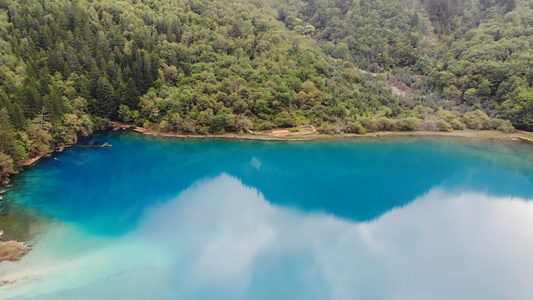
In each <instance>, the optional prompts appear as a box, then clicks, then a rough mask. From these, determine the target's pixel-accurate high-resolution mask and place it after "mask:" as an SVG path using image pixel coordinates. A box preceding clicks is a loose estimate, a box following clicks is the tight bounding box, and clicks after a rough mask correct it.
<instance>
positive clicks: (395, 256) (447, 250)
mask: <svg viewBox="0 0 533 300" xmlns="http://www.w3.org/2000/svg"><path fill="white" fill-rule="evenodd" d="M104 142H109V143H110V144H113V147H111V148H87V147H83V145H84V144H87V145H89V144H93V145H98V144H103V143H104ZM532 153H533V147H531V146H528V145H524V144H520V143H505V142H501V141H500V142H491V141H475V142H474V141H466V140H456V139H428V138H425V139H417V138H407V139H405V138H404V139H364V140H357V141H353V140H351V141H327V142H264V141H229V140H177V139H158V138H151V137H145V136H141V135H138V134H135V133H129V132H104V133H98V134H95V135H94V136H92V137H91V138H89V139H87V140H83V141H81V143H80V145H78V146H75V147H73V148H69V149H66V150H65V151H64V152H62V153H59V154H55V155H54V156H53V157H51V158H48V159H45V160H43V161H41V162H39V163H38V164H37V165H35V166H33V167H31V168H30V169H29V170H27V171H25V172H24V173H22V174H20V175H19V176H17V177H16V178H15V185H14V186H13V187H12V188H10V190H9V191H8V192H9V193H8V195H7V196H6V198H7V203H8V204H9V205H11V206H16V207H18V208H19V209H20V208H24V209H27V210H32V211H38V212H40V213H42V214H43V215H45V216H47V217H48V218H50V219H51V221H50V225H49V228H47V229H46V230H45V232H44V233H42V234H40V235H39V236H38V237H37V238H36V239H35V241H34V242H35V245H36V247H35V249H34V250H33V251H32V252H31V253H30V254H29V255H28V256H26V257H25V258H24V259H23V260H22V261H21V262H16V263H11V262H7V263H5V262H4V263H2V264H0V281H1V280H9V281H14V282H15V283H13V284H9V285H4V286H0V298H2V296H1V295H2V294H3V295H5V297H7V298H11V297H13V298H34V297H35V298H39V299H43V298H44V299H57V298H65V299H95V298H98V299H117V298H128V299H135V298H137V299H529V297H530V296H531V295H532V294H533V285H532V284H531V282H533V256H532V255H531V253H533V202H531V200H533V154H532Z"/></svg>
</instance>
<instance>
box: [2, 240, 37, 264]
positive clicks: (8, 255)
mask: <svg viewBox="0 0 533 300" xmlns="http://www.w3.org/2000/svg"><path fill="white" fill-rule="evenodd" d="M31 249H32V246H31V245H30V244H26V243H22V242H17V241H8V242H0V262H1V261H4V260H10V261H17V260H20V259H21V258H22V256H24V255H26V254H27V253H28V252H30V250H31Z"/></svg>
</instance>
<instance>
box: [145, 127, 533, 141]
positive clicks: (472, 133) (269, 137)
mask: <svg viewBox="0 0 533 300" xmlns="http://www.w3.org/2000/svg"><path fill="white" fill-rule="evenodd" d="M142 134H145V135H151V136H157V137H167V138H182V139H238V140H262V141H314V140H339V139H373V138H393V137H453V138H466V139H478V140H511V141H521V142H526V143H532V144H533V135H530V133H528V132H523V131H520V132H515V133H503V132H501V131H493V130H456V131H452V132H441V131H393V132H373V133H368V134H364V135H361V134H321V133H316V132H313V133H310V134H297V135H296V134H295V135H275V134H264V133H262V134H252V133H242V134H238V133H224V134H206V135H198V134H182V133H164V132H158V131H154V130H147V131H145V132H143V133H142Z"/></svg>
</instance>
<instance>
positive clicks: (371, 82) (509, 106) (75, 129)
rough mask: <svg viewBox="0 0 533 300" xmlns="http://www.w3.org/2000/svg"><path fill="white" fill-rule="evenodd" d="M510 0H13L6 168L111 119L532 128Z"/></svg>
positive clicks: (252, 126) (197, 129)
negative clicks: (399, 90) (394, 89)
mask: <svg viewBox="0 0 533 300" xmlns="http://www.w3.org/2000/svg"><path fill="white" fill-rule="evenodd" d="M502 1H503V0H502ZM502 1H496V2H494V1H479V2H478V1H473V0H472V1H458V0H457V1H453V0H424V1H422V2H420V1H419V0H391V1H385V0H376V1H371V0H327V1H326V0H322V1H320V0H311V1H297V0H274V1H272V0H226V1H219V0H215V1H209V0H144V1H143V0H129V1H109V0H94V1H87V0H79V1H67V0H56V1H44V0H25V1H22V0H21V1H14V0H0V175H5V174H8V173H13V172H17V171H18V170H20V168H21V166H22V162H23V161H24V160H26V159H27V158H28V157H35V156H38V155H43V154H47V153H49V152H51V151H52V150H53V149H54V148H55V147H58V146H61V145H66V144H71V143H74V142H76V140H77V138H78V137H79V136H84V135H88V134H90V133H91V132H92V131H93V130H98V129H104V128H106V127H108V126H109V121H113V120H118V121H124V122H133V123H136V124H137V125H139V126H144V127H146V128H151V129H153V130H158V131H163V132H166V131H177V132H186V133H195V134H206V133H215V134H217V133H222V132H232V131H233V132H246V131H247V130H256V131H260V130H266V129H271V128H278V127H284V128H285V127H292V126H295V125H303V124H316V125H317V127H318V128H319V130H320V131H321V132H326V133H341V132H351V133H361V134H364V133H366V132H369V131H378V130H389V131H390V130H442V131H451V130H454V129H464V128H467V127H468V128H473V129H499V130H503V131H510V130H512V126H511V125H510V123H509V122H507V121H504V120H502V119H508V120H512V122H513V124H514V125H515V126H517V127H518V128H523V129H533V121H532V120H533V92H532V90H531V80H533V76H532V75H533V74H532V72H533V71H532V63H533V62H532V60H531V55H532V54H531V51H530V50H529V49H530V44H531V42H532V40H531V39H532V33H533V29H532V27H531V26H533V13H532V11H531V1H522V2H520V1H519V0H517V2H516V3H515V2H514V1H512V0H508V1H507V2H502ZM455 2H457V3H455ZM485 2H486V3H485ZM459 4H460V7H461V8H462V9H460V10H459V9H457V7H458V6H457V5H459ZM364 70H365V71H364ZM369 72H374V74H371V73H369ZM377 73H379V74H377ZM391 85H394V86H400V87H401V88H402V89H403V90H404V91H406V92H403V93H400V94H398V93H395V94H393V93H392V92H391ZM0 177H1V176H0Z"/></svg>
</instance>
